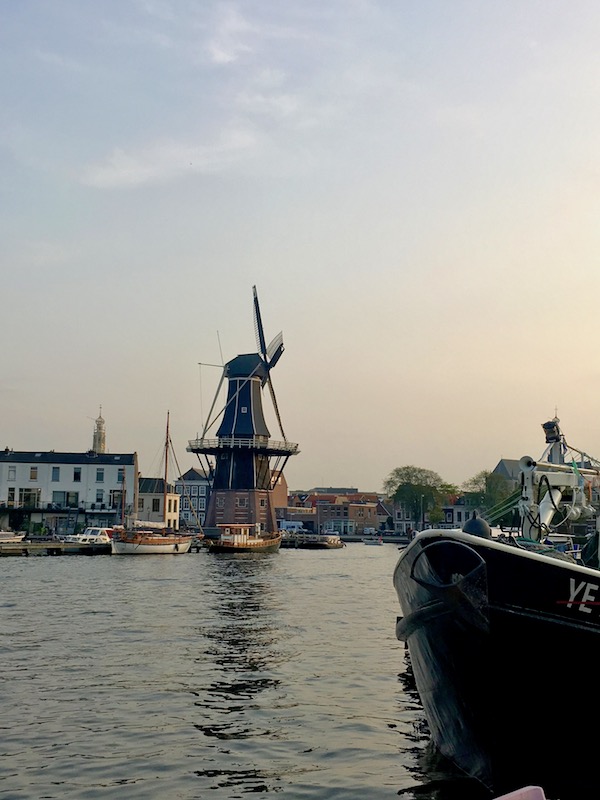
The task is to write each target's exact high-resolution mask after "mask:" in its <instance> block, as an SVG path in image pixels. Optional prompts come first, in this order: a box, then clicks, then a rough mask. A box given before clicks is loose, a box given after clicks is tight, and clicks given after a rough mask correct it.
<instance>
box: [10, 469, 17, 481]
mask: <svg viewBox="0 0 600 800" xmlns="http://www.w3.org/2000/svg"><path fill="white" fill-rule="evenodd" d="M8 480H9V481H16V480H17V468H16V467H9V468H8Z"/></svg>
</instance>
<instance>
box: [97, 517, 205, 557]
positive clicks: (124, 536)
mask: <svg viewBox="0 0 600 800" xmlns="http://www.w3.org/2000/svg"><path fill="white" fill-rule="evenodd" d="M140 525H141V527H133V528H128V529H125V528H123V529H118V528H116V529H115V531H114V534H113V537H112V539H111V543H110V544H111V552H112V554H113V555H151V554H156V555H162V554H165V553H167V554H168V553H172V554H174V555H175V554H182V553H187V552H189V549H190V547H191V546H192V540H193V538H194V537H192V536H185V535H183V534H179V533H174V532H173V531H170V530H167V529H164V528H163V529H161V528H158V529H157V528H149V527H148V523H140Z"/></svg>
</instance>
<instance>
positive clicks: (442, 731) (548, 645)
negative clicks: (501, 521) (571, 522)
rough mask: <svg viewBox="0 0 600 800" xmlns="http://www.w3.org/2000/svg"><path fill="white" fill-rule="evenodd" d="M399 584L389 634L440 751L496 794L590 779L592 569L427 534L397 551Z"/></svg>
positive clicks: (595, 593)
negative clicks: (400, 643)
mask: <svg viewBox="0 0 600 800" xmlns="http://www.w3.org/2000/svg"><path fill="white" fill-rule="evenodd" d="M394 586H395V589H396V592H397V595H398V599H399V601H400V605H401V608H402V611H403V613H404V618H401V619H399V620H398V623H397V626H396V633H397V635H398V638H400V639H404V640H405V641H406V642H407V643H408V648H409V653H410V659H411V664H412V669H413V672H414V677H415V682H416V685H417V688H418V691H419V694H420V697H421V701H422V703H423V708H424V711H425V716H426V718H427V721H428V724H429V728H430V730H431V735H432V738H433V741H434V743H435V745H436V746H437V748H438V749H439V750H440V752H441V753H442V754H443V755H445V756H446V757H448V758H450V759H451V760H452V761H453V762H454V763H455V764H456V765H457V766H458V767H460V768H461V769H462V770H463V771H464V772H466V773H467V774H468V775H470V776H472V777H474V778H477V779H478V780H479V781H481V782H482V783H483V784H485V785H486V786H487V787H488V788H489V789H490V791H492V790H493V791H494V792H496V793H500V792H505V791H510V790H512V789H515V788H518V787H519V786H524V785H542V786H544V787H546V788H547V789H549V788H551V789H552V790H556V791H562V790H563V789H566V790H568V791H569V792H570V793H573V792H575V791H578V790H579V791H584V792H585V791H587V792H589V791H590V787H592V786H594V787H595V786H596V782H597V775H596V772H595V769H593V768H592V765H594V766H595V760H594V759H595V751H596V749H597V746H596V731H595V721H596V719H597V718H598V714H597V712H598V711H600V700H598V699H596V693H595V691H594V687H593V686H591V687H590V689H589V692H586V673H587V672H589V671H591V669H592V668H593V666H594V662H593V659H594V656H595V654H596V648H597V647H598V646H599V645H600V605H596V604H595V603H596V597H597V598H598V600H600V573H599V572H598V571H596V570H592V569H588V568H586V567H581V566H579V565H575V564H572V563H569V562H567V561H560V560H558V559H555V558H551V557H549V556H545V555H539V554H534V553H529V552H526V551H524V550H521V549H519V548H517V547H514V546H511V545H509V544H502V543H498V542H496V541H491V540H486V539H482V538H479V537H475V536H469V535H468V534H464V533H461V532H449V531H432V532H425V533H423V534H421V535H420V536H418V537H417V538H416V539H415V540H414V541H413V542H412V543H411V544H410V545H409V547H408V548H407V549H406V550H405V551H404V552H403V553H402V555H401V556H400V559H399V561H398V564H397V567H396V570H395V573H394ZM588 695H589V696H588ZM557 751H560V753H561V755H560V756H559V757H557V755H556V752H557ZM568 752H570V753H571V757H572V764H571V765H570V764H569V759H568V757H566V756H565V753H568ZM571 796H574V795H573V794H571Z"/></svg>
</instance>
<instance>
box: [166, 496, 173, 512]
mask: <svg viewBox="0 0 600 800" xmlns="http://www.w3.org/2000/svg"><path fill="white" fill-rule="evenodd" d="M167 509H168V511H167V513H168V514H172V513H173V498H172V497H169V499H168V500H167Z"/></svg>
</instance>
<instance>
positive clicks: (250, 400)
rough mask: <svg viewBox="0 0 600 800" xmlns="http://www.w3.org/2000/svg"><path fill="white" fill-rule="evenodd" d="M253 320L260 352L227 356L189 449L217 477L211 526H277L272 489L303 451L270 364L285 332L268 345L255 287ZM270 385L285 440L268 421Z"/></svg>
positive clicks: (209, 515)
mask: <svg viewBox="0 0 600 800" xmlns="http://www.w3.org/2000/svg"><path fill="white" fill-rule="evenodd" d="M253 292H254V322H255V329H256V338H257V345H258V350H259V352H258V353H247V354H244V355H238V356H236V357H235V358H233V359H232V360H231V361H228V362H227V364H225V367H224V368H223V375H222V377H221V381H220V383H219V387H218V389H217V394H216V396H215V400H214V401H213V405H212V408H211V410H210V412H209V417H208V420H207V423H206V426H205V428H204V431H203V435H202V438H201V439H196V440H194V441H191V442H190V443H189V446H188V448H187V449H188V450H189V451H191V452H193V453H197V454H198V457H199V458H200V459H201V463H202V457H204V458H205V459H206V462H205V464H204V465H203V466H204V468H205V472H206V473H207V475H208V477H209V479H211V482H212V491H211V496H210V501H209V505H208V509H207V513H206V523H205V524H206V526H207V527H214V526H216V525H219V524H228V523H229V524H231V523H236V524H239V523H246V524H254V523H260V524H261V528H262V530H264V531H269V532H270V531H274V530H276V529H277V524H276V519H275V508H274V505H273V500H272V493H273V489H274V487H275V485H276V484H277V481H278V480H279V478H280V476H281V474H282V471H283V468H284V466H285V464H286V463H287V459H288V458H289V457H290V456H291V455H294V454H296V453H297V452H298V445H297V444H294V443H293V442H289V441H288V440H287V439H286V437H285V434H284V432H283V426H282V424H281V417H280V415H279V408H278V406H277V400H276V397H275V391H274V389H273V384H272V382H271V374H270V373H271V370H272V369H273V367H274V366H275V364H276V363H277V361H279V359H280V357H281V355H282V354H283V349H284V348H283V337H282V335H281V334H278V335H277V336H276V337H275V339H273V341H272V342H271V343H270V344H269V346H268V347H267V346H266V343H265V338H264V333H263V327H262V320H261V316H260V308H259V304H258V296H257V294H256V287H253ZM225 379H227V382H228V383H227V401H226V404H225V408H224V409H223V411H222V419H221V423H220V425H219V428H218V430H217V433H216V439H215V438H213V439H210V438H207V432H208V430H209V428H210V427H211V426H212V425H213V424H214V422H216V421H217V420H218V418H219V417H220V414H219V415H217V418H216V419H215V420H214V422H211V415H212V413H213V410H214V408H215V405H216V400H217V397H218V395H219V392H220V389H221V386H222V385H223V381H224V380H225ZM265 386H268V387H269V392H270V395H271V400H272V402H273V408H274V411H275V415H276V417H277V421H278V424H279V428H280V431H281V437H282V440H283V441H274V440H272V439H271V434H270V432H269V429H268V427H267V423H266V421H265V416H264V411H263V404H262V395H263V390H264V388H265Z"/></svg>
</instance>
